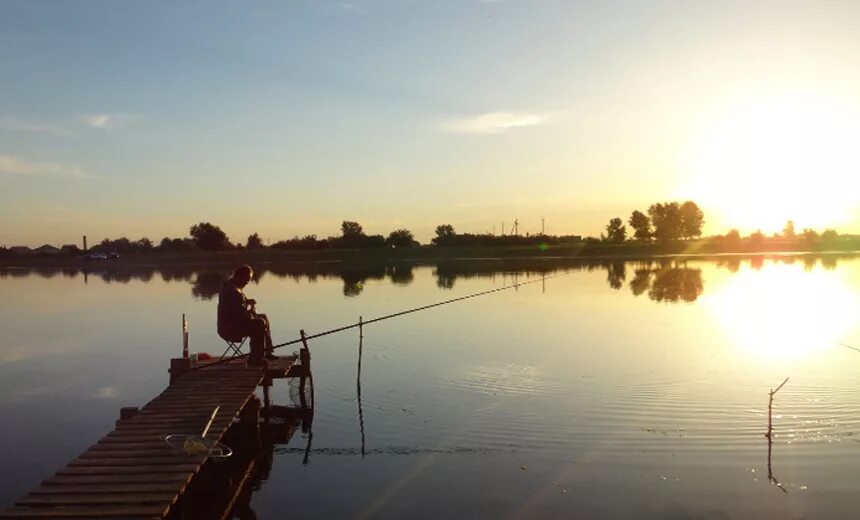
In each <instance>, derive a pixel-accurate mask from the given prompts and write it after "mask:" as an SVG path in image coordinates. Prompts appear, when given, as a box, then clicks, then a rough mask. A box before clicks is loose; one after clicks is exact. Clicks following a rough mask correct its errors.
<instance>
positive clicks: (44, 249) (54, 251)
mask: <svg viewBox="0 0 860 520" xmlns="http://www.w3.org/2000/svg"><path fill="white" fill-rule="evenodd" d="M33 252H34V253H36V254H37V255H58V254H60V253H62V251H60V249H59V248H57V247H54V246H52V245H51V244H45V245H43V246H39V247H37V248H36V249H34V250H33Z"/></svg>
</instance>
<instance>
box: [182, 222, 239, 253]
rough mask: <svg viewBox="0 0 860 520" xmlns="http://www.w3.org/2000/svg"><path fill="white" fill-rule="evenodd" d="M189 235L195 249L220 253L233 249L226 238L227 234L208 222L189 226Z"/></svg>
mask: <svg viewBox="0 0 860 520" xmlns="http://www.w3.org/2000/svg"><path fill="white" fill-rule="evenodd" d="M189 234H190V235H191V238H193V239H194V241H195V242H196V244H197V247H199V248H200V249H202V250H204V251H220V250H225V249H232V248H233V245H232V244H231V243H230V239H229V238H227V233H224V231H222V230H221V228H219V227H218V226H215V225H213V224H210V223H209V222H201V223H199V224H195V225H193V226H191V230H190V231H189Z"/></svg>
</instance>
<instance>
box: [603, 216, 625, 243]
mask: <svg viewBox="0 0 860 520" xmlns="http://www.w3.org/2000/svg"><path fill="white" fill-rule="evenodd" d="M625 238H627V228H625V227H624V224H623V223H622V221H621V219H620V218H618V217H615V218H613V219H611V220H610V221H609V225H607V226H606V239H607V240H608V241H610V242H615V243H621V242H624V239H625Z"/></svg>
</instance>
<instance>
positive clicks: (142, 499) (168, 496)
mask: <svg viewBox="0 0 860 520" xmlns="http://www.w3.org/2000/svg"><path fill="white" fill-rule="evenodd" d="M175 497H176V493H174V492H167V493H122V494H118V495H116V494H107V495H92V494H83V495H78V494H66V495H31V496H28V497H26V498H24V499H21V500H19V501H18V502H16V503H15V505H16V506H27V507H48V506H96V505H104V504H108V505H129V506H134V505H141V504H162V505H164V506H168V505H170V504H172V503H173V502H174V498H175Z"/></svg>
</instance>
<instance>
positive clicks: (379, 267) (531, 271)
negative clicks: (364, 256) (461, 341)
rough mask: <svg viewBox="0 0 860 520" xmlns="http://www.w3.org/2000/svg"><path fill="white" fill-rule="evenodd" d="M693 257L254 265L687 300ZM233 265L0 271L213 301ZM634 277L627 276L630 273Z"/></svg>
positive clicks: (354, 277) (441, 283)
mask: <svg viewBox="0 0 860 520" xmlns="http://www.w3.org/2000/svg"><path fill="white" fill-rule="evenodd" d="M840 257H842V258H853V257H854V255H852V254H847V255H846V254H842V255H810V254H802V255H772V256H766V255H761V254H757V255H748V256H737V255H732V256H718V257H715V258H713V259H712V260H713V261H714V262H715V263H716V265H717V266H718V267H720V268H724V269H726V270H727V271H728V272H730V273H738V272H739V271H740V269H741V266H742V265H743V264H748V265H749V267H750V268H751V269H752V270H755V271H760V270H761V269H762V267H763V266H764V263H765V262H766V261H771V262H773V263H774V264H776V265H793V264H794V262H795V261H797V260H800V261H802V263H803V269H804V270H805V271H807V272H810V271H813V270H814V269H815V267H816V266H818V265H819V263H820V265H821V267H822V269H824V270H828V271H831V270H834V269H835V268H836V266H837V265H838V260H839V258H840ZM694 261H697V260H689V259H686V260H682V259H668V258H661V259H657V260H624V259H582V258H546V259H475V260H456V261H452V260H445V261H440V262H439V263H437V264H427V263H423V262H418V261H415V262H409V261H398V262H396V263H358V264H344V263H339V262H319V263H285V264H262V265H259V266H255V275H256V279H255V280H254V282H255V283H259V282H260V280H262V279H263V278H264V277H265V276H274V277H275V278H279V279H283V278H290V279H293V280H296V281H302V280H304V281H308V282H311V283H314V282H316V281H317V280H319V279H321V278H322V279H340V280H341V281H342V282H343V288H342V294H343V295H344V296H347V297H355V296H359V295H361V294H362V293H363V292H364V290H365V288H366V286H367V283H368V282H369V281H382V280H386V279H387V280H388V281H389V282H390V283H392V284H394V285H399V286H408V285H410V284H412V283H413V281H414V279H415V274H414V270H415V268H417V267H431V266H432V268H433V275H434V276H435V278H436V286H437V287H438V288H440V289H444V290H450V289H453V288H454V287H455V286H456V284H457V281H458V280H470V279H476V278H486V279H491V280H495V279H497V278H498V277H501V278H502V282H503V283H508V282H509V280H508V278H509V277H512V278H514V280H511V281H510V282H511V283H512V284H516V283H517V282H516V280H517V279H522V278H526V279H528V278H530V277H532V276H543V277H545V276H547V275H558V274H564V273H570V272H577V271H588V272H591V271H596V270H604V271H606V283H607V285H608V286H609V287H610V288H611V289H614V290H620V289H622V288H623V287H624V285H625V283H627V285H628V287H629V289H630V292H631V293H632V294H633V295H634V296H639V295H642V294H645V293H647V294H648V297H649V298H650V299H651V300H654V301H656V302H662V303H690V302H694V301H696V300H697V299H698V298H699V296H701V295H702V293H703V292H704V282H703V280H702V272H701V269H698V268H692V267H689V266H688V264H689V263H690V262H694ZM234 267H235V266H215V267H213V266H209V267H198V266H189V265H179V266H98V267H96V268H93V267H91V266H87V267H84V268H78V267H42V266H40V267H30V268H26V267H25V268H20V267H15V268H10V267H0V278H6V277H12V278H22V277H26V276H30V275H36V276H39V277H41V278H46V279H50V278H53V277H56V276H62V277H64V278H69V279H78V278H81V279H82V280H83V282H84V283H89V280H90V278H92V277H97V278H99V279H100V280H101V281H103V282H105V283H120V284H126V283H129V282H131V281H133V280H134V281H142V282H144V283H146V282H149V281H150V280H151V279H152V278H153V277H154V276H159V277H160V278H161V280H163V281H165V282H183V283H188V284H190V285H191V294H192V295H193V296H194V297H195V298H197V299H200V300H211V299H213V298H214V297H215V296H216V295H217V294H218V291H219V290H220V288H221V284H222V283H223V280H224V279H225V278H226V277H227V276H229V273H230V272H231V271H232V269H233V268H234ZM631 270H632V277H630V279H629V281H628V273H629V271H631Z"/></svg>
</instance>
